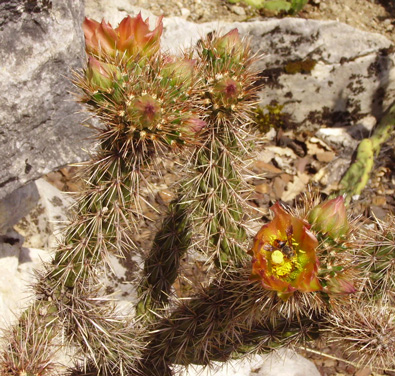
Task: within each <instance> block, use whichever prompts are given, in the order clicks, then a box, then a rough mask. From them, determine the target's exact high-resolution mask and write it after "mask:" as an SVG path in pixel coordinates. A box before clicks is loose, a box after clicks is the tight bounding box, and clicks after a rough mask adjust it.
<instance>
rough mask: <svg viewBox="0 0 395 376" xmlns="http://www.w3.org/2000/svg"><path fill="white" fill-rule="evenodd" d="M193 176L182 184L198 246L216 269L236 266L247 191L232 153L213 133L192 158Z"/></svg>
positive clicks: (241, 257) (241, 244) (240, 254)
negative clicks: (244, 193)
mask: <svg viewBox="0 0 395 376" xmlns="http://www.w3.org/2000/svg"><path fill="white" fill-rule="evenodd" d="M193 165H194V169H195V171H194V173H195V176H194V177H193V178H192V179H191V180H190V181H189V182H188V183H186V184H184V185H183V189H185V191H186V194H185V197H184V201H185V202H186V203H189V206H188V207H189V210H190V213H191V217H192V221H193V222H194V229H195V231H194V232H195V235H197V236H195V239H197V247H198V248H199V249H200V250H201V251H202V252H203V253H205V254H206V255H207V263H208V264H213V265H215V266H216V267H222V268H226V267H229V266H232V267H236V266H239V265H241V264H242V262H243V260H244V259H245V257H246V255H247V254H246V251H245V249H246V240H247V234H246V230H245V227H244V226H245V222H246V218H248V212H247V210H246V208H247V206H248V205H247V203H246V200H245V198H244V197H243V196H242V195H243V191H244V192H246V191H247V190H248V188H247V186H246V182H245V181H244V179H243V177H242V175H241V171H240V169H241V167H240V161H239V160H238V158H237V154H236V152H235V150H232V148H231V147H229V145H228V144H224V143H223V142H221V140H220V139H219V137H218V135H216V134H214V132H212V133H209V134H207V140H206V142H205V143H204V144H203V145H202V146H201V147H200V148H199V150H198V151H197V152H196V153H195V155H194V159H193Z"/></svg>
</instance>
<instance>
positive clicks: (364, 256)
mask: <svg viewBox="0 0 395 376" xmlns="http://www.w3.org/2000/svg"><path fill="white" fill-rule="evenodd" d="M357 258H358V267H359V269H361V270H362V272H363V275H364V276H365V290H366V293H367V294H369V296H370V298H371V299H373V300H378V301H382V302H386V304H389V305H392V306H393V307H394V306H395V217H394V216H393V215H390V216H388V218H387V220H386V221H382V220H379V219H376V220H375V222H374V223H373V224H372V226H369V227H367V228H363V229H362V231H361V234H360V237H359V239H358V241H357Z"/></svg>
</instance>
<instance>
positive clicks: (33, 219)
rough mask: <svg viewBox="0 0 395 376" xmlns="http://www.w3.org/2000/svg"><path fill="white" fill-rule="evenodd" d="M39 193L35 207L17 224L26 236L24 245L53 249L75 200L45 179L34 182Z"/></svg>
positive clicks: (17, 227) (17, 228) (16, 227)
mask: <svg viewBox="0 0 395 376" xmlns="http://www.w3.org/2000/svg"><path fill="white" fill-rule="evenodd" d="M32 184H34V185H35V187H36V190H37V192H38V195H39V200H38V202H37V205H36V206H35V208H34V209H33V210H32V211H31V212H30V213H29V214H28V215H26V216H25V217H24V218H22V219H21V220H20V221H19V222H18V224H17V225H16V226H15V230H16V231H18V233H19V234H21V235H22V236H23V237H24V238H25V241H24V246H25V247H29V248H38V249H48V250H49V249H53V248H54V247H55V246H56V245H57V244H58V241H59V239H60V236H61V229H62V228H64V227H65V225H66V224H67V223H68V222H67V221H68V213H69V210H70V207H71V205H72V204H73V202H74V200H73V198H72V196H70V195H67V194H65V193H63V192H61V191H59V189H57V188H56V187H54V186H53V185H51V184H50V183H48V182H47V181H46V180H45V179H43V178H42V179H38V180H36V181H35V182H34V183H32Z"/></svg>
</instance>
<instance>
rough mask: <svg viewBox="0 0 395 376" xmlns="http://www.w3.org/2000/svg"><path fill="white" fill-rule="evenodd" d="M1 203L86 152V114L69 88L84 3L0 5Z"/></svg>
mask: <svg viewBox="0 0 395 376" xmlns="http://www.w3.org/2000/svg"><path fill="white" fill-rule="evenodd" d="M0 20H1V21H0V65H1V67H2V68H1V69H0V165H1V166H2V168H1V170H0V198H2V197H5V196H6V195H7V194H8V193H10V192H12V191H13V190H15V189H17V188H18V187H20V186H21V185H23V184H25V183H26V182H28V181H30V180H33V179H36V178H37V177H39V176H41V175H43V174H45V173H47V172H50V171H52V170H54V169H56V168H58V167H60V166H63V165H65V164H67V163H70V162H73V161H74V162H75V161H80V160H82V159H84V158H86V156H85V155H86V154H85V153H84V152H82V150H81V147H82V146H83V145H89V144H90V143H87V141H86V140H85V138H86V136H87V135H88V133H89V132H88V131H87V130H86V129H84V127H82V126H81V123H82V121H83V120H85V118H86V115H82V114H81V113H79V114H77V111H81V107H80V106H79V105H77V104H76V103H75V101H74V100H73V96H72V95H71V94H70V91H72V90H74V91H75V89H73V87H72V84H71V82H70V79H71V72H72V70H74V69H77V68H80V67H81V66H82V61H83V57H84V49H83V46H84V42H83V36H82V30H81V22H82V20H83V1H82V0H53V1H28V0H23V1H19V0H11V1H8V2H4V1H3V2H1V4H0Z"/></svg>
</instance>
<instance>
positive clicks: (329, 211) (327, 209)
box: [308, 196, 350, 239]
mask: <svg viewBox="0 0 395 376" xmlns="http://www.w3.org/2000/svg"><path fill="white" fill-rule="evenodd" d="M308 221H309V222H310V223H311V224H312V226H313V229H314V230H315V231H319V232H322V233H323V234H326V235H327V236H329V237H330V238H332V239H340V238H341V237H343V236H345V235H347V234H348V231H349V228H350V225H349V223H348V219H347V213H346V207H345V205H344V198H343V196H339V197H337V198H335V199H333V200H329V201H325V202H323V203H322V204H320V205H317V206H316V207H314V208H313V209H312V210H311V211H310V213H309V214H308Z"/></svg>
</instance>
